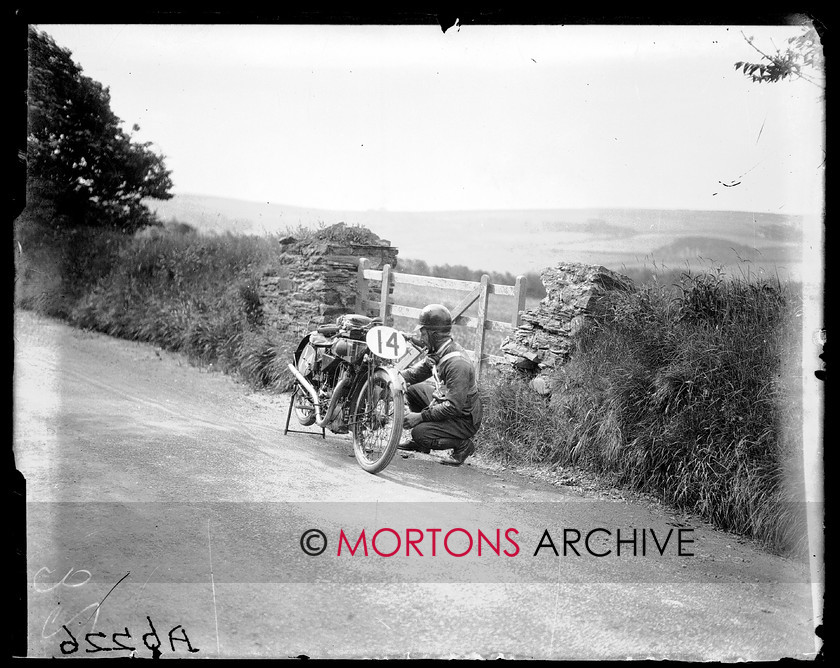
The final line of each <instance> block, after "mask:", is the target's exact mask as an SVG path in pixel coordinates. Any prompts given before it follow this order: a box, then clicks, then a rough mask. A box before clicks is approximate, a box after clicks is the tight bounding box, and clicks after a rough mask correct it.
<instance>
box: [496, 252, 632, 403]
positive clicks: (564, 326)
mask: <svg viewBox="0 0 840 668" xmlns="http://www.w3.org/2000/svg"><path fill="white" fill-rule="evenodd" d="M540 280H541V281H542V283H543V285H544V286H545V290H546V296H545V298H543V299H542V300H541V301H540V304H539V306H538V307H537V308H536V309H531V310H528V311H525V312H524V313H523V314H522V317H521V324H520V326H519V327H518V328H517V329H516V330H515V331H514V332H513V334H511V336H509V337H507V338H506V339H505V340H504V341H503V342H502V346H501V347H502V353H503V355H504V358H505V360H506V362H507V363H508V364H510V365H512V366H513V367H514V368H518V369H523V370H527V371H530V372H533V373H534V374H541V373H544V372H548V371H551V370H553V369H555V368H556V367H558V366H560V365H562V364H564V363H565V362H567V361H568V359H569V357H570V355H571V353H572V351H573V350H574V346H575V337H576V336H578V335H579V334H580V332H581V331H583V329H584V328H585V327H586V326H587V323H589V322H591V320H592V318H593V317H596V316H598V315H603V314H604V313H606V312H607V310H608V309H609V307H610V304H611V303H612V301H613V298H614V296H615V294H616V293H617V292H632V291H634V290H635V289H636V288H635V286H634V284H633V281H632V280H631V279H629V278H627V277H626V276H624V275H622V274H619V273H617V272H614V271H611V270H609V269H606V268H605V267H601V266H597V265H589V264H581V263H577V262H561V263H558V264H557V265H555V266H554V267H548V268H546V269H543V270H542V272H540ZM539 386H541V384H537V387H539Z"/></svg>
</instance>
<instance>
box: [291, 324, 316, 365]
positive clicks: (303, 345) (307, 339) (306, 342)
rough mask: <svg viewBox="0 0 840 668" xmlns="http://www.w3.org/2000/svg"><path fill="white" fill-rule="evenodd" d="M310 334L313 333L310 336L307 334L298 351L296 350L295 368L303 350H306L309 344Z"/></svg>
mask: <svg viewBox="0 0 840 668" xmlns="http://www.w3.org/2000/svg"><path fill="white" fill-rule="evenodd" d="M310 334H312V332H309V334H307V335H306V336H304V337H303V338H302V339H301V340H300V343H299V344H298V347H297V350H295V352H294V358H295V366H297V363H298V360H299V359H300V354H301V353H302V352H303V349H304V348H306V345H307V344H308V343H309V336H310Z"/></svg>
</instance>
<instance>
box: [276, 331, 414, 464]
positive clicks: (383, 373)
mask: <svg viewBox="0 0 840 668" xmlns="http://www.w3.org/2000/svg"><path fill="white" fill-rule="evenodd" d="M407 346H408V343H407V342H406V338H405V336H403V334H402V333H401V332H399V331H397V330H396V329H393V328H391V327H386V326H384V325H383V324H382V320H381V319H379V318H369V317H367V316H364V315H357V314H348V315H342V316H339V317H338V319H337V320H336V323H335V324H327V325H320V326H319V327H318V328H317V329H316V330H315V331H312V332H309V333H308V334H306V335H305V336H304V337H303V339H302V340H301V341H300V343H299V345H298V347H297V349H296V350H295V353H294V363H293V364H289V369H290V371H291V372H292V374H293V375H294V377H295V381H296V383H295V388H294V390H293V392H292V399H291V401H292V410H293V411H294V413H295V417H296V419H297V421H298V422H299V423H300V424H301V425H302V426H304V427H307V426H310V425H313V424H314V425H316V426H318V427H320V428H322V429H329V430H330V431H332V432H333V433H336V434H346V433H348V432H350V433H351V434H352V436H353V452H354V455H355V457H356V461H357V462H358V463H359V466H361V467H362V468H363V469H364V470H365V471H368V472H369V473H378V472H379V471H382V470H383V469H384V468H385V467H386V466H388V464H390V463H391V460H392V459H393V457H394V454H395V453H396V451H397V446H398V445H399V442H400V438H401V436H402V422H403V415H404V412H405V400H404V392H405V383H404V381H403V379H402V376H400V375H399V374H398V373H397V371H396V369H395V368H394V364H395V362H396V361H398V360H399V359H401V358H402V357H403V356H404V355H406V354H407V352H408V349H407Z"/></svg>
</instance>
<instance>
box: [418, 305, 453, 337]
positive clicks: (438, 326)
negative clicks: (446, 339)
mask: <svg viewBox="0 0 840 668" xmlns="http://www.w3.org/2000/svg"><path fill="white" fill-rule="evenodd" d="M418 322H419V323H420V327H424V328H425V329H428V330H431V331H433V332H440V333H441V334H448V333H449V332H450V330H451V329H452V316H451V315H450V313H449V309H448V308H446V307H445V306H441V305H440V304H429V305H428V306H425V307H424V308H423V310H422V311H420V317H419V318H418Z"/></svg>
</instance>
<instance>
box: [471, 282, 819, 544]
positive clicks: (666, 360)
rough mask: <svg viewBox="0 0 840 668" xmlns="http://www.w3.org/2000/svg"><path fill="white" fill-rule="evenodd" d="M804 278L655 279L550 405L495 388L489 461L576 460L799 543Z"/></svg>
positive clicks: (513, 388)
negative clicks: (799, 281) (669, 282)
mask: <svg viewBox="0 0 840 668" xmlns="http://www.w3.org/2000/svg"><path fill="white" fill-rule="evenodd" d="M800 316H801V298H800V295H799V290H798V287H797V286H795V285H790V284H787V285H786V284H781V283H780V282H778V281H776V282H773V281H769V280H759V279H753V280H749V281H748V280H746V279H744V278H740V277H739V278H729V277H725V276H724V275H723V274H722V272H721V271H720V270H713V271H708V272H701V273H699V274H694V275H693V274H691V273H688V272H686V273H684V274H683V276H682V278H681V280H680V282H679V283H678V284H677V285H676V286H673V288H671V289H669V287H666V286H662V285H658V284H653V283H648V284H645V285H643V286H642V287H641V289H640V290H639V291H638V292H637V293H635V294H627V295H623V296H622V297H621V298H620V300H619V302H618V304H617V306H616V308H615V311H614V312H612V313H611V314H610V315H609V316H607V317H604V318H602V319H601V320H600V321H598V322H596V323H595V324H594V326H593V327H591V328H590V329H589V330H588V331H586V332H585V333H584V334H583V336H582V337H581V339H579V341H578V343H577V350H576V353H575V355H574V356H573V357H572V359H571V361H570V362H569V363H568V364H567V365H565V366H564V367H562V368H561V369H559V370H558V371H556V373H555V374H554V376H553V377H552V378H551V385H552V387H553V392H552V395H551V399H550V400H546V399H544V398H542V397H540V396H538V395H536V394H535V393H534V392H532V391H531V390H530V389H529V388H528V387H527V384H526V382H525V380H524V379H522V378H517V377H515V376H503V377H501V378H496V379H495V380H494V381H492V387H490V388H487V390H486V399H487V402H488V409H487V410H486V414H487V415H488V419H487V420H486V421H485V425H484V427H483V432H482V438H483V439H484V441H485V442H486V451H487V452H488V453H489V454H490V455H491V456H493V457H498V458H500V459H502V460H503V461H507V462H513V463H528V464H541V465H544V466H549V467H550V466H565V465H577V466H582V467H585V468H587V469H590V470H593V471H596V472H602V473H607V474H609V475H610V476H611V477H612V478H613V479H614V482H615V484H618V485H623V486H626V487H629V488H632V489H635V490H639V491H642V492H647V493H652V494H654V495H655V496H657V497H659V498H660V499H662V500H663V501H665V502H667V503H669V504H672V505H674V506H677V507H681V508H686V509H689V510H691V511H694V512H697V513H699V514H700V515H701V516H702V517H704V518H706V519H707V520H709V521H711V522H713V523H714V524H716V525H717V526H720V527H722V528H724V529H728V530H732V531H735V532H738V533H742V534H747V535H750V536H754V537H756V538H758V539H759V540H761V541H763V542H764V543H765V544H767V545H768V546H770V547H773V548H775V549H779V550H783V551H789V550H793V551H798V550H801V548H802V546H803V543H802V541H803V538H804V535H803V534H802V533H801V531H800V530H801V528H802V527H803V525H804V523H803V522H802V521H801V520H802V508H801V504H798V503H797V501H798V500H799V499H801V498H802V496H801V490H800V489H799V486H798V476H797V474H796V472H797V470H798V457H799V453H800V451H801V444H800V442H799V441H798V439H797V434H798V430H797V429H792V428H790V427H791V425H795V424H798V423H799V420H800V419H801V417H800V415H801V413H800V411H801V407H800V406H799V397H800V392H799V391H798V386H797V379H798V377H799V376H798V367H799V360H798V351H799V350H800V343H799V338H798V337H799V318H800Z"/></svg>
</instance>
